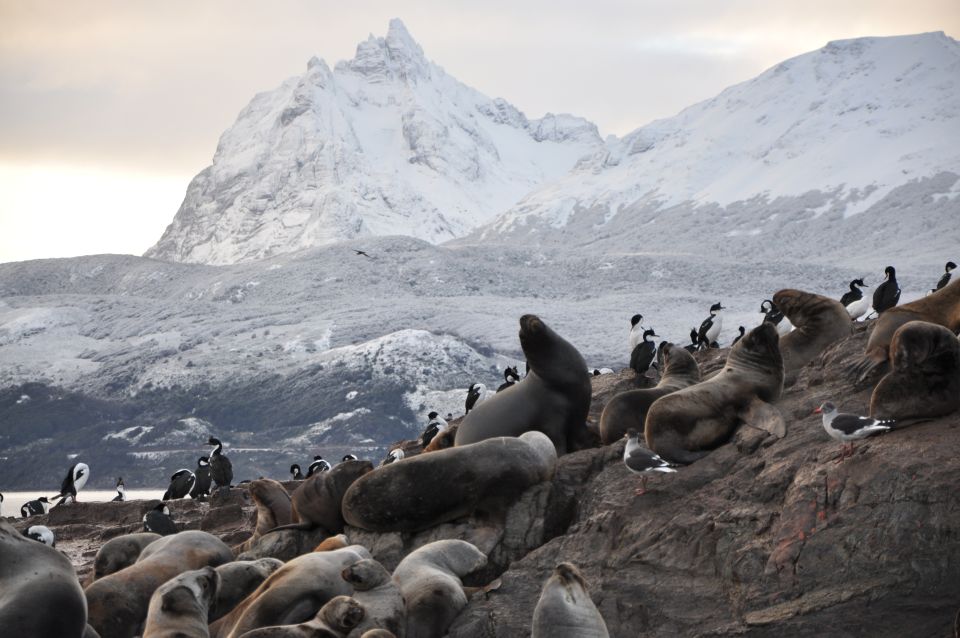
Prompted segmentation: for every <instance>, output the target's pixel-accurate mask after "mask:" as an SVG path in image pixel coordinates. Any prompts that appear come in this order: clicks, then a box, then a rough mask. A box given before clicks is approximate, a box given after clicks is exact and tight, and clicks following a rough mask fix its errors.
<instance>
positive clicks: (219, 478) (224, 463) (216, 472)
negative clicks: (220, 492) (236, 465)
mask: <svg viewBox="0 0 960 638" xmlns="http://www.w3.org/2000/svg"><path fill="white" fill-rule="evenodd" d="M207 444H208V445H212V446H214V448H213V452H212V453H211V454H210V478H211V479H213V482H214V483H215V484H216V486H217V487H230V485H231V484H233V464H232V463H231V462H230V459H228V458H227V455H226V454H224V453H223V443H221V442H220V439H217V438H214V437H212V436H211V437H210V439H209V440H208V441H207Z"/></svg>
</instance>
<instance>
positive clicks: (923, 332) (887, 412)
mask: <svg viewBox="0 0 960 638" xmlns="http://www.w3.org/2000/svg"><path fill="white" fill-rule="evenodd" d="M954 285H956V284H954ZM892 311H893V309H891V310H888V311H887V312H892ZM890 361H891V367H892V370H890V372H888V373H887V374H886V375H885V376H884V377H883V378H882V379H880V383H878V384H877V387H876V388H874V389H873V396H871V397H870V416H872V417H874V418H876V419H896V420H898V421H902V420H904V419H918V418H933V417H938V416H945V415H947V414H952V413H953V412H955V411H956V410H957V409H960V340H958V339H957V337H956V336H955V335H954V334H953V333H952V332H950V331H949V330H947V329H946V328H944V327H943V326H938V325H936V324H933V323H928V322H926V321H910V322H908V323H905V324H904V325H902V326H901V327H900V328H899V329H898V330H897V331H896V332H895V333H894V335H893V340H892V341H891V342H890Z"/></svg>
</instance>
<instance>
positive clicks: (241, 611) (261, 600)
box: [210, 545, 370, 638]
mask: <svg viewBox="0 0 960 638" xmlns="http://www.w3.org/2000/svg"><path fill="white" fill-rule="evenodd" d="M364 558H370V552H368V551H367V550H366V548H364V547H362V546H360V545H351V546H350V547H345V548H344V549H338V550H335V551H332V552H313V553H310V554H304V555H302V556H297V557H296V558H294V559H293V560H290V561H288V562H287V563H286V564H285V565H284V566H283V567H281V568H280V569H278V570H277V571H275V572H274V573H272V574H271V575H270V576H269V577H268V578H267V579H266V580H265V581H263V582H262V583H261V584H260V586H259V587H257V589H256V590H254V592H253V593H252V594H250V595H249V596H247V598H246V599H244V600H243V602H241V603H240V604H239V605H237V607H236V608H235V609H234V610H233V611H231V612H230V613H229V614H227V615H226V616H224V617H223V618H221V619H220V620H218V621H217V622H215V623H214V624H212V625H211V626H210V628H211V631H210V634H211V636H219V637H221V638H222V637H226V638H239V637H240V636H242V635H243V634H244V633H246V632H248V631H252V630H254V629H259V628H261V627H271V626H273V625H296V624H298V623H302V622H305V621H307V620H309V619H310V618H312V617H313V615H314V614H316V613H317V611H318V610H319V609H320V608H321V607H323V605H324V604H325V603H326V602H327V601H328V600H330V599H331V598H333V597H334V596H341V595H343V596H349V595H350V594H351V593H353V588H352V587H351V586H350V584H349V583H347V582H346V581H345V580H344V579H343V578H342V577H341V575H340V573H341V572H342V571H343V569H344V568H345V567H348V566H350V565H352V564H353V563H355V562H357V561H359V560H362V559H364Z"/></svg>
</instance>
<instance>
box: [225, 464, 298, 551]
mask: <svg viewBox="0 0 960 638" xmlns="http://www.w3.org/2000/svg"><path fill="white" fill-rule="evenodd" d="M247 489H248V491H249V492H250V497H251V498H252V499H253V502H254V504H255V505H256V506H257V524H256V527H255V528H254V530H253V535H252V536H251V537H250V538H248V539H247V540H245V541H244V542H242V543H240V544H239V545H237V546H236V547H234V548H233V553H234V555H236V556H239V555H240V554H242V553H243V552H245V551H248V550H249V549H250V548H251V547H253V546H254V545H255V544H256V542H257V541H258V540H259V539H260V537H261V536H263V535H264V534H266V533H267V532H269V531H270V530H272V529H274V528H276V527H280V526H282V525H289V524H290V523H292V522H293V521H294V517H293V504H292V503H291V500H290V494H289V493H287V490H286V489H284V487H283V485H282V484H281V483H280V482H279V481H274V480H273V479H257V480H255V481H251V482H250V484H249V485H248V486H247Z"/></svg>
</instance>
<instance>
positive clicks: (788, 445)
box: [18, 326, 960, 638]
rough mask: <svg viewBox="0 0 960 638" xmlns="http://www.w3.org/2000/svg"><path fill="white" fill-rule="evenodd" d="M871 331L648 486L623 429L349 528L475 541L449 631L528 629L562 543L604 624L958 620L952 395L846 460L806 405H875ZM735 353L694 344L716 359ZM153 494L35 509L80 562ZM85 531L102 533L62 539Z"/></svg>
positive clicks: (859, 629) (215, 526) (887, 625)
mask: <svg viewBox="0 0 960 638" xmlns="http://www.w3.org/2000/svg"><path fill="white" fill-rule="evenodd" d="M865 330H866V329H865V327H863V326H858V332H857V333H856V334H854V335H852V336H851V337H848V338H846V339H843V340H842V341H840V342H837V343H836V344H834V345H832V346H830V347H829V348H828V349H827V350H826V351H825V352H824V353H823V354H822V355H821V356H820V357H818V358H817V359H815V360H814V361H813V362H811V363H810V364H809V365H807V366H806V367H804V368H803V369H802V370H801V372H800V374H799V377H798V381H797V383H796V384H795V385H794V386H792V387H791V388H790V389H788V390H787V391H786V392H785V393H784V395H783V397H782V398H781V400H780V401H779V402H778V403H777V407H778V408H779V409H780V411H781V412H782V413H783V415H784V417H785V419H786V421H787V426H788V429H787V435H786V436H785V437H784V438H782V439H776V438H773V437H770V436H768V435H767V434H765V433H764V432H761V431H759V430H753V429H750V428H741V429H740V430H739V431H738V432H737V433H736V434H735V435H734V437H733V439H732V440H731V441H730V442H729V443H728V444H726V445H723V446H722V447H720V448H718V449H717V450H715V451H714V452H713V453H711V454H710V455H709V456H707V457H706V458H704V459H702V460H701V461H698V462H697V463H695V464H693V465H690V466H687V467H684V468H681V469H680V470H679V471H678V472H677V473H676V474H671V475H657V476H655V477H651V478H650V481H649V485H648V489H649V492H648V493H647V494H645V495H643V496H637V495H635V488H636V487H637V485H638V482H639V478H638V477H636V476H635V475H632V474H631V473H630V472H629V471H628V470H627V469H626V467H625V466H624V465H623V463H622V462H621V457H622V453H623V443H622V442H619V443H617V444H614V445H610V446H607V447H603V448H596V449H590V450H584V451H580V452H576V453H573V454H568V455H565V456H563V457H562V458H560V459H559V461H558V463H557V468H556V473H555V475H554V476H553V478H552V479H551V480H549V481H547V482H543V483H540V484H538V485H536V486H534V487H532V488H530V489H528V490H526V491H525V492H523V493H522V494H520V495H519V496H518V497H517V498H515V499H514V500H512V501H509V502H505V503H499V504H498V505H497V506H489V507H485V508H481V509H478V510H476V511H474V512H473V513H471V514H470V515H469V516H466V517H463V518H460V519H457V520H454V521H451V522H448V523H444V524H442V525H437V526H435V527H433V528H431V529H428V530H425V531H420V532H416V533H400V532H392V533H374V532H367V531H363V530H360V529H356V528H352V527H349V526H348V527H347V528H346V530H345V533H346V535H347V536H348V538H349V542H350V543H356V544H361V545H363V546H365V547H367V548H368V549H369V550H370V553H371V554H372V556H373V557H374V558H375V559H376V560H377V561H379V562H380V563H382V564H383V565H384V567H386V568H387V569H388V570H390V571H393V570H394V569H395V568H396V566H397V565H398V564H399V563H400V561H401V560H402V559H403V558H404V557H405V556H407V555H409V554H410V553H411V552H413V551H414V550H416V549H418V548H420V547H423V546H424V545H426V544H428V543H430V542H432V541H435V540H441V539H461V540H466V541H468V542H470V543H472V544H474V545H475V546H476V547H477V548H479V549H480V550H481V551H482V552H483V553H484V554H485V555H486V556H487V564H486V566H485V567H484V568H483V569H481V570H479V571H478V572H477V573H475V574H472V575H471V576H469V577H468V578H467V579H465V581H464V584H465V585H466V586H467V587H468V588H473V587H480V588H481V589H479V590H477V592H476V593H474V594H473V595H472V597H471V599H470V602H469V604H468V605H467V607H466V608H465V609H464V610H463V612H462V613H461V614H460V615H459V616H458V617H457V619H456V620H455V621H454V622H453V625H452V626H451V628H450V631H449V635H450V636H451V637H454V638H458V637H463V638H466V637H470V638H474V637H479V638H493V637H507V636H509V637H513V636H525V635H529V632H530V622H531V618H532V614H533V610H534V608H535V606H536V603H537V600H538V598H539V596H540V592H541V588H542V586H543V583H544V581H545V580H546V579H547V578H548V577H549V576H550V574H551V573H552V572H553V570H554V568H555V567H556V565H557V564H558V563H560V562H570V563H573V564H575V565H576V566H577V567H578V568H579V570H580V571H581V572H582V573H583V575H584V577H585V578H586V580H587V582H588V583H589V586H590V594H591V597H592V599H593V602H594V603H595V604H596V606H597V608H598V609H599V611H600V613H601V614H602V615H603V617H604V619H605V622H606V624H607V627H608V629H609V631H610V635H611V636H631V637H632V636H638V635H643V636H678V635H682V636H718V635H744V636H752V637H766V636H771V637H773V636H777V637H779V636H783V635H790V636H814V635H817V636H820V635H831V636H864V635H869V636H878V637H883V636H898V637H899V636H904V635H918V636H941V635H948V632H949V631H950V628H951V627H952V623H953V619H954V617H955V615H956V613H957V609H958V608H960V496H958V492H957V490H956V475H957V470H958V469H960V462H958V461H957V459H958V458H960V414H956V413H955V414H953V415H950V416H947V417H943V418H939V419H936V420H931V421H928V422H924V423H920V424H916V425H912V426H909V427H905V428H903V429H900V430H895V431H893V432H891V433H889V434H885V435H883V436H880V437H877V438H872V439H868V440H866V441H863V442H860V443H859V444H858V446H857V450H856V453H855V454H854V455H853V457H852V458H850V459H847V460H845V461H843V462H842V463H837V462H836V461H835V459H836V458H837V456H838V452H839V445H838V444H837V443H836V442H834V441H833V440H832V439H830V438H829V437H828V436H827V435H826V434H825V432H824V431H823V428H822V426H821V423H820V420H819V418H818V417H816V416H814V415H812V410H813V408H815V407H816V406H818V405H820V404H821V403H822V402H824V401H826V400H831V401H833V402H834V403H836V404H837V405H838V406H840V407H841V409H843V410H845V411H850V412H859V413H864V414H865V413H866V412H867V408H868V405H869V399H870V390H869V388H866V389H862V390H858V389H856V388H855V386H854V379H852V378H850V376H849V375H848V374H847V373H846V372H845V370H846V369H847V367H848V366H849V364H850V363H851V362H853V361H854V360H856V359H857V358H858V357H859V356H860V354H861V353H862V352H863V348H864V345H865V343H866V336H867V334H866V331H865ZM725 354H726V351H725V350H711V351H708V352H704V353H698V354H697V355H696V356H697V358H698V361H699V363H700V365H701V368H702V369H703V370H704V372H705V374H706V375H709V374H710V372H711V371H713V370H716V369H718V368H719V367H720V366H721V365H722V361H723V359H724V356H725ZM593 383H594V400H595V403H601V404H602V403H605V402H606V400H608V399H609V397H610V396H612V395H613V394H614V392H615V389H616V388H624V389H626V388H627V387H638V383H645V381H643V380H638V379H636V378H635V377H634V373H633V372H632V371H629V370H626V371H624V372H621V373H619V374H613V375H603V376H602V377H597V378H595V379H594V381H593ZM600 409H602V405H601V406H600ZM296 485H297V484H296V483H288V484H286V487H287V489H288V490H292V489H293V488H294V487H295V486H296ZM152 504H153V503H152V502H146V501H144V502H139V503H137V502H134V503H120V504H114V503H102V504H101V503H81V504H79V505H74V506H71V507H66V508H60V509H57V510H53V511H52V512H51V513H50V514H49V515H47V516H45V517H36V518H34V519H31V523H38V522H40V523H44V524H47V525H50V526H51V527H53V528H54V529H55V531H56V533H57V535H58V539H59V540H58V547H64V545H66V549H67V553H68V554H69V555H70V557H71V559H72V560H73V561H74V564H75V565H78V566H79V568H80V571H81V572H83V571H84V570H85V569H89V567H88V565H89V562H90V560H91V558H92V555H93V554H92V551H95V547H96V546H98V545H99V543H101V542H102V540H103V539H105V538H109V537H111V536H113V535H116V534H119V533H122V532H125V531H133V530H134V529H139V527H140V526H139V520H140V517H141V516H142V514H143V512H145V511H147V510H148V509H149V508H150V507H151V506H152ZM172 508H173V509H174V510H175V512H176V514H177V516H176V520H177V521H178V523H179V524H181V525H182V526H184V527H185V528H200V529H207V530H210V531H213V532H214V533H216V534H218V535H224V536H232V537H237V538H240V537H242V536H243V535H244V534H248V533H249V531H250V530H251V529H252V528H253V526H254V525H253V520H252V516H253V514H254V508H253V506H252V504H251V503H250V502H249V501H248V499H247V496H245V491H244V490H243V489H233V490H230V491H229V492H224V493H221V494H218V495H217V498H215V499H214V500H212V501H211V502H210V503H194V502H191V501H176V502H174V503H172ZM93 521H96V523H93ZM18 525H20V526H22V525H21V524H19V523H18ZM322 536H323V533H322V532H318V531H316V530H315V531H303V530H283V531H282V532H274V533H272V534H266V535H265V536H264V537H263V538H262V539H261V540H260V542H258V543H257V544H256V545H255V546H254V548H253V551H255V552H258V554H257V555H278V556H279V557H281V558H283V559H288V558H290V557H292V556H293V555H296V554H300V553H304V552H307V551H310V550H312V549H313V547H314V546H315V544H316V542H318V541H319V540H320V538H321V537H322ZM75 537H79V538H82V539H84V540H83V542H84V543H86V544H87V547H92V548H94V550H91V553H89V554H87V553H86V552H85V551H81V552H79V553H78V552H76V551H73V550H71V549H70V548H71V546H72V545H71V544H72V543H75V542H76V541H72V540H70V539H71V538H75ZM273 537H275V538H273ZM470 591H473V590H472V589H470Z"/></svg>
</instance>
